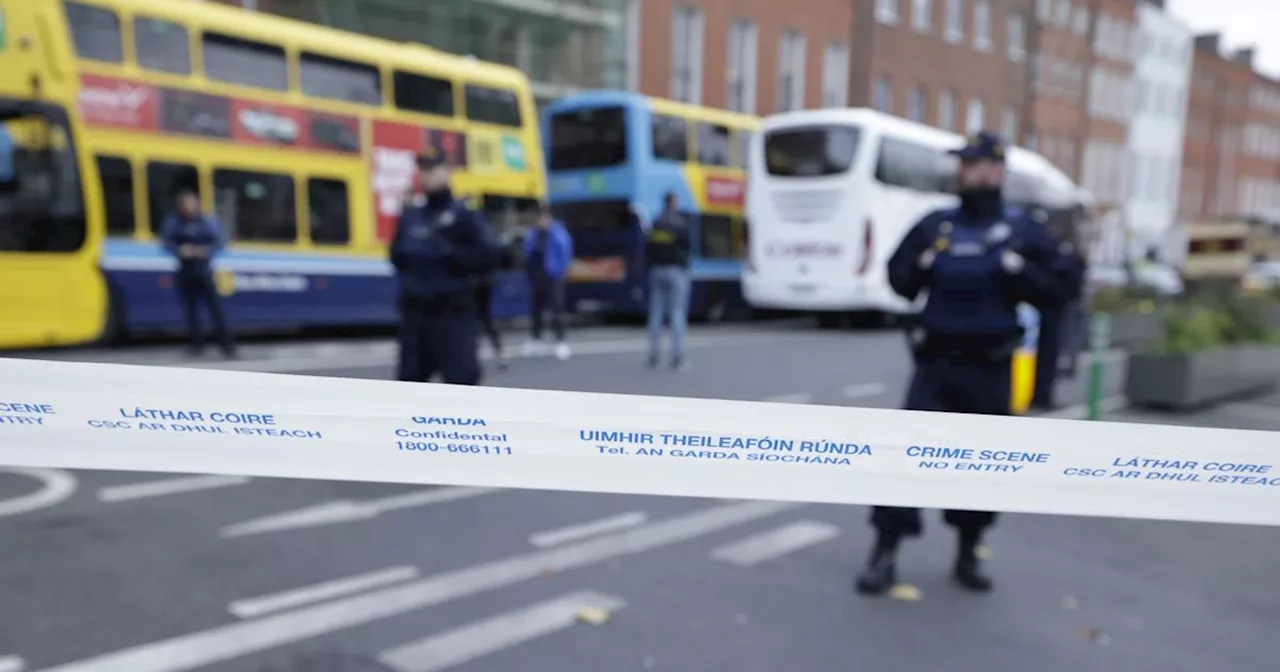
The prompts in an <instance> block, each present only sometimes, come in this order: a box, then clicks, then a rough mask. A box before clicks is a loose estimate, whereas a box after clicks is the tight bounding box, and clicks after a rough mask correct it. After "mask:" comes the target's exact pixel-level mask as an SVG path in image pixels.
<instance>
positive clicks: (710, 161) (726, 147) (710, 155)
mask: <svg viewBox="0 0 1280 672" xmlns="http://www.w3.org/2000/svg"><path fill="white" fill-rule="evenodd" d="M732 151H733V142H732V141H731V140H730V138H729V129H728V128H725V127H724V126H717V125H715V124H698V163H700V164H702V165H704V166H728V165H729V164H730V159H731V158H732V157H731V156H730V154H731V153H732Z"/></svg>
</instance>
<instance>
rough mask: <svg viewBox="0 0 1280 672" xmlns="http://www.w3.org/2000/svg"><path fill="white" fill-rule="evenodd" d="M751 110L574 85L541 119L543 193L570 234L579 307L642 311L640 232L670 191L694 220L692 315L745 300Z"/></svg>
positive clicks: (730, 309)
mask: <svg viewBox="0 0 1280 672" xmlns="http://www.w3.org/2000/svg"><path fill="white" fill-rule="evenodd" d="M759 127H760V120H759V119H757V118H756V117H751V116H746V115H741V114H735V113H732V112H725V111H722V110H714V109H710V108H705V107H699V106H695V105H685V104H681V103H675V102H671V101H666V100H661V99H656V98H650V97H647V96H641V95H637V94H631V93H626V92H617V91H598V92H586V93H580V94H576V95H572V96H568V97H566V98H562V99H560V100H558V101H556V102H555V103H553V104H551V105H550V106H548V107H547V108H546V109H545V110H544V111H543V116H542V137H543V143H544V150H545V156H546V160H547V198H548V201H549V202H550V204H551V207H552V210H553V212H554V213H555V215H556V217H557V218H559V219H560V220H561V221H563V222H564V224H565V226H566V227H568V228H569V230H570V232H571V233H572V234H573V238H574V253H575V256H576V258H575V259H574V263H573V267H572V269H571V271H570V277H569V286H568V290H567V301H568V305H569V307H570V309H571V310H573V311H575V312H598V313H603V314H608V315H614V316H634V315H641V314H644V312H645V311H646V309H647V304H646V298H645V297H646V293H645V289H644V281H645V272H644V259H643V255H644V240H645V235H644V234H645V230H646V229H647V228H648V227H649V225H650V223H651V222H652V220H653V218H654V217H656V216H657V215H658V214H659V213H660V211H661V208H662V202H663V198H664V197H665V195H666V194H667V193H668V192H671V193H675V194H676V196H677V198H678V199H679V203H680V209H681V211H682V212H684V213H685V214H686V215H687V216H688V217H689V220H690V222H691V223H692V227H693V232H692V233H693V241H694V242H693V260H692V264H691V274H692V278H693V283H692V284H693V288H692V295H691V297H690V313H691V314H692V315H694V316H695V317H701V318H704V319H713V320H714V319H721V318H723V317H725V316H726V315H731V314H734V312H735V311H736V310H738V309H740V308H744V307H745V303H744V302H743V300H742V291H741V276H742V260H743V259H744V257H745V253H746V235H747V229H746V221H745V219H744V217H743V206H744V204H745V200H746V199H745V195H746V170H745V167H746V164H747V148H748V147H749V146H750V142H751V139H752V137H753V136H754V134H755V133H756V132H757V130H758V129H759Z"/></svg>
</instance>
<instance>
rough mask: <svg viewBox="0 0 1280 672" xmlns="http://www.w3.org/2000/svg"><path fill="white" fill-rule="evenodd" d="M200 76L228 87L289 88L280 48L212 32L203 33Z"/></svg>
mask: <svg viewBox="0 0 1280 672" xmlns="http://www.w3.org/2000/svg"><path fill="white" fill-rule="evenodd" d="M204 74H205V76H206V77H208V78H209V79H212V80H216V81H219V82H226V83H228V84H242V85H244V86H253V87H257V88H259V89H271V90H274V91H287V90H288V89H289V64H288V62H286V61H285V57H284V49H282V48H280V47H277V46H273V45H270V44H262V43H259V42H250V41H248V40H242V39H240V38H236V37H228V36H226V35H218V34H215V33H205V34H204Z"/></svg>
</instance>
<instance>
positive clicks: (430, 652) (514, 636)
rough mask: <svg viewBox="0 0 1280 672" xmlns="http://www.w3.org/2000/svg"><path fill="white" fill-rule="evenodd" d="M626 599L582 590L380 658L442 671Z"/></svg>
mask: <svg viewBox="0 0 1280 672" xmlns="http://www.w3.org/2000/svg"><path fill="white" fill-rule="evenodd" d="M625 606H626V602H625V601H624V600H622V599H621V598H617V597H613V596H612V595H605V594H602V593H596V592H590V591H583V592H578V593H570V594H568V595H564V596H562V597H559V598H556V599H554V600H548V601H546V602H542V603H540V604H535V605H533V606H530V607H526V608H524V609H520V610H517V611H512V612H510V613H506V614H503V615H501V616H495V617H493V618H487V619H484V620H482V621H476V622H474V623H470V624H468V625H464V626H462V627H460V628H456V629H454V630H449V631H447V632H443V633H440V634H438V635H433V636H431V637H426V638H424V639H420V640H418V641H416V642H410V643H408V644H405V645H403V646H398V647H396V648H394V649H390V650H388V651H386V652H384V653H382V655H380V656H378V661H379V662H381V663H382V664H383V665H386V666H387V667H390V668H391V669H393V670H395V671H396V672H440V671H441V670H447V669H449V668H451V667H455V666H457V665H462V664H464V663H469V662H471V661H474V660H477V659H479V658H483V657H484V656H487V655H489V654H492V653H496V652H498V651H502V650H504V649H509V648H511V647H513V646H516V645H518V644H523V643H525V642H528V641H531V640H534V639H537V638H539V637H545V636H547V635H551V634H555V633H557V632H560V631H562V630H568V629H569V628H571V627H573V625H574V623H575V622H576V620H577V613H578V611H579V610H581V609H583V608H591V609H600V610H602V611H606V612H613V611H617V610H619V609H622V608H623V607H625Z"/></svg>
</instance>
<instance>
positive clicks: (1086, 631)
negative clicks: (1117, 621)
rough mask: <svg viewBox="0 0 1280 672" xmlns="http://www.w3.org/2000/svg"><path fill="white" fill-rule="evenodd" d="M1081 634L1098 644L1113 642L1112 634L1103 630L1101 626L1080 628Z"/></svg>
mask: <svg viewBox="0 0 1280 672" xmlns="http://www.w3.org/2000/svg"><path fill="white" fill-rule="evenodd" d="M1080 636H1081V637H1083V638H1085V639H1087V640H1089V641H1091V642H1093V643H1094V644H1097V645H1098V646H1107V645H1108V644H1110V643H1111V635H1108V634H1107V633H1105V632H1103V631H1102V629H1101V628H1080Z"/></svg>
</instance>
